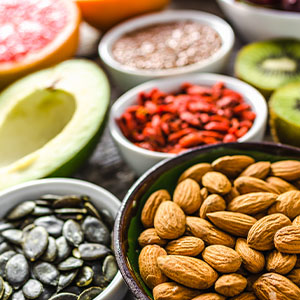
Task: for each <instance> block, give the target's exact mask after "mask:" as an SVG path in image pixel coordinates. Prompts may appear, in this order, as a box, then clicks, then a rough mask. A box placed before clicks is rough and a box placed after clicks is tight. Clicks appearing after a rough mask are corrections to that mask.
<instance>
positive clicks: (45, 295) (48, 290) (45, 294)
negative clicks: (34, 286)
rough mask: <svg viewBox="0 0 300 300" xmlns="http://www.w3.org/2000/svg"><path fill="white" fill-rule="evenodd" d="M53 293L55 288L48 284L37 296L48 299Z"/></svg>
mask: <svg viewBox="0 0 300 300" xmlns="http://www.w3.org/2000/svg"><path fill="white" fill-rule="evenodd" d="M54 294H55V289H54V288H53V287H50V286H44V287H43V292H42V294H41V295H40V296H39V297H38V300H49V298H50V297H51V296H52V295H54Z"/></svg>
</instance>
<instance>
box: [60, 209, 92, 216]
mask: <svg viewBox="0 0 300 300" xmlns="http://www.w3.org/2000/svg"><path fill="white" fill-rule="evenodd" d="M54 212H55V213H56V214H60V215H71V214H74V215H77V214H86V213H87V210H86V209H85V208H57V209H55V210H54Z"/></svg>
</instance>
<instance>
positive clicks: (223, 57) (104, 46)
mask: <svg viewBox="0 0 300 300" xmlns="http://www.w3.org/2000/svg"><path fill="white" fill-rule="evenodd" d="M185 20H191V21H195V22H198V23H201V24H204V25H208V26H210V27H211V28H213V29H214V30H216V32H217V33H218V34H219V36H220V37H221V40H222V46H221V47H220V49H219V50H218V51H217V52H216V53H215V54H213V55H212V56H211V57H209V58H208V59H205V60H203V61H200V62H198V63H195V64H191V65H187V66H184V67H178V68H173V69H166V70H143V69H133V68H130V67H128V66H125V65H123V64H121V63H119V62H118V61H117V60H116V59H115V58H114V57H113V55H112V47H113V45H114V43H115V42H116V41H117V40H118V39H119V38H120V37H122V36H123V35H124V34H126V33H129V32H132V31H134V30H136V29H140V28H143V27H147V26H150V25H154V24H161V23H169V22H174V21H175V22H176V21H185ZM233 44H234V33H233V30H232V29H231V27H230V26H229V25H228V24H227V23H226V22H225V21H224V20H223V19H221V18H219V17H217V16H215V15H212V14H208V13H204V12H200V11H196V10H168V11H165V12H160V13H153V14H148V15H145V16H141V17H137V18H133V19H131V20H129V21H126V22H123V23H121V24H120V25H118V26H116V27H114V28H112V29H111V30H110V31H108V32H107V33H106V34H105V35H104V37H103V38H102V40H101V42H100V44H99V55H100V58H101V59H102V61H103V62H104V64H105V65H106V66H107V68H108V70H109V72H110V73H111V76H112V78H113V79H114V81H115V82H116V84H117V85H118V87H120V88H121V89H122V90H128V89H129V88H132V87H134V86H136V85H138V84H140V83H142V82H145V81H148V80H150V79H155V78H159V77H169V76H174V75H181V74H187V73H195V72H198V73H199V72H214V73H218V72H221V71H222V70H223V69H224V68H225V66H226V63H227V61H228V59H229V56H230V53H231V50H232V47H233Z"/></svg>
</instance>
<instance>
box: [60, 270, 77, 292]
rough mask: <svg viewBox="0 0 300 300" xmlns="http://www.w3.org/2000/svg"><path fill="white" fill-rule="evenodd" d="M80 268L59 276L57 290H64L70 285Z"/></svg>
mask: <svg viewBox="0 0 300 300" xmlns="http://www.w3.org/2000/svg"><path fill="white" fill-rule="evenodd" d="M77 273H78V270H74V271H70V272H66V273H62V274H60V276H59V280H58V286H57V292H60V291H62V290H63V289H64V288H66V287H67V286H68V285H70V284H71V283H72V281H73V280H74V279H75V277H76V276H77Z"/></svg>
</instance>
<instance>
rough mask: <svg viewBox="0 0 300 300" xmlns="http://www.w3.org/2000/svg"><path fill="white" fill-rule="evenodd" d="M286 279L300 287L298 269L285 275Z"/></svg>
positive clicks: (299, 270)
mask: <svg viewBox="0 0 300 300" xmlns="http://www.w3.org/2000/svg"><path fill="white" fill-rule="evenodd" d="M287 278H288V279H289V280H291V281H292V282H293V283H295V284H296V285H297V286H299V287H300V269H294V270H292V271H291V272H290V273H289V274H288V275H287Z"/></svg>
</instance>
